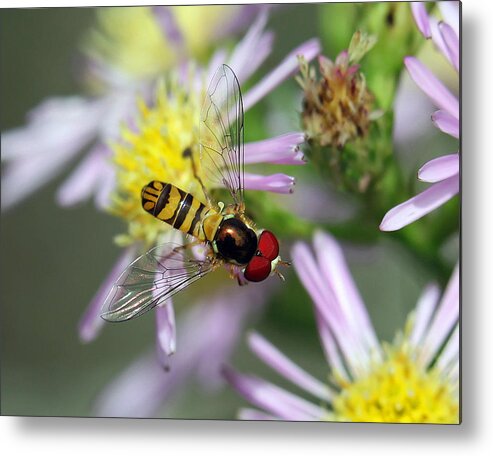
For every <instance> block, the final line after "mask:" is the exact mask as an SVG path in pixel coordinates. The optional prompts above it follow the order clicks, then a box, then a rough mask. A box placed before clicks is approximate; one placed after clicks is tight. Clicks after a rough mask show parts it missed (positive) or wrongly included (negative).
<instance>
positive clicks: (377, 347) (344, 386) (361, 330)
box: [224, 233, 459, 423]
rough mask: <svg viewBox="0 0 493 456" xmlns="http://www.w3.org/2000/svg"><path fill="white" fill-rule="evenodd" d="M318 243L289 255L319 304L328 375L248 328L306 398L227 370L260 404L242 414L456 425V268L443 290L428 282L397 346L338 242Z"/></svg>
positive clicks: (320, 237)
mask: <svg viewBox="0 0 493 456" xmlns="http://www.w3.org/2000/svg"><path fill="white" fill-rule="evenodd" d="M314 250H315V254H313V253H312V252H311V250H310V248H309V246H308V245H306V244H304V243H298V244H296V245H295V246H294V247H293V250H292V259H293V264H294V267H295V270H296V273H297V274H298V276H299V278H300V280H301V282H302V284H303V285H304V287H305V289H306V290H307V292H308V294H309V295H310V297H311V298H312V301H313V306H314V311H315V317H316V322H317V325H318V332H319V336H320V340H321V344H322V348H323V350H324V353H325V360H324V361H323V362H326V363H327V364H328V371H329V376H328V382H325V381H321V380H318V379H316V378H315V377H313V376H312V375H310V374H309V373H308V372H306V371H305V370H304V369H303V368H301V367H300V366H298V365H296V364H295V363H294V362H293V361H291V360H290V359H289V358H288V357H286V356H285V355H284V354H283V353H282V352H281V351H280V350H279V349H277V348H276V347H275V346H274V345H272V344H271V343H270V342H269V341H268V340H266V339H265V338H264V337H262V336H261V335H259V334H257V333H252V334H250V335H249V337H248V345H249V347H250V349H251V350H252V352H253V353H254V354H255V355H256V356H257V357H259V358H260V359H261V360H262V361H263V362H264V363H265V364H267V365H268V366H269V367H270V368H272V369H273V370H274V371H275V372H277V373H278V374H280V375H281V376H282V377H284V379H285V380H288V381H289V382H290V383H292V384H294V385H295V386H297V387H298V388H299V389H300V390H302V391H304V393H305V395H304V397H300V396H298V395H296V394H294V393H291V392H289V391H288V390H286V389H284V388H281V387H278V386H276V385H274V384H273V383H270V382H268V381H266V380H263V379H261V378H259V377H256V376H253V375H244V374H241V373H238V372H237V371H235V370H233V369H231V368H229V367H228V368H225V370H224V375H225V377H226V379H227V380H228V381H229V383H230V384H231V385H232V386H233V387H234V388H235V389H236V390H237V391H238V392H239V393H240V394H241V395H242V396H244V397H245V398H246V399H247V400H248V401H249V402H250V403H252V404H253V405H254V406H256V407H258V408H259V409H261V410H258V409H243V410H241V411H240V413H239V416H240V418H243V419H256V420H257V419H258V420H264V419H277V420H296V421H312V420H326V421H359V422H409V423H411V422H412V423H416V422H429V423H457V422H458V420H459V402H458V386H459V324H458V318H459V268H458V266H457V267H456V269H455V271H454V273H453V275H452V277H451V279H450V281H449V284H448V285H447V288H446V290H445V292H444V294H443V295H442V297H441V298H440V291H439V289H438V287H437V286H436V285H433V284H432V285H429V286H427V287H426V288H425V290H424V291H423V293H422V295H421V297H420V299H419V301H418V303H417V305H416V308H415V310H414V311H413V312H412V313H411V315H410V316H409V318H408V322H407V325H406V327H405V329H404V330H403V331H402V332H401V333H399V334H398V335H397V337H396V339H395V341H394V342H393V343H392V344H382V343H380V342H378V340H377V337H376V335H375V330H374V328H373V326H372V324H371V322H370V318H369V316H368V313H367V311H366V309H365V306H364V304H363V301H362V299H361V297H360V294H359V292H358V290H357V288H356V286H355V284H354V281H353V279H352V277H351V273H350V272H349V270H348V267H347V264H346V261H345V259H344V255H343V253H342V250H341V248H340V247H339V245H338V244H337V242H336V241H335V240H334V239H333V238H332V237H331V236H329V235H327V234H324V233H317V234H316V235H315V238H314ZM305 397H306V398H305Z"/></svg>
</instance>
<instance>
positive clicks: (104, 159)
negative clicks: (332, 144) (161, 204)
mask: <svg viewBox="0 0 493 456" xmlns="http://www.w3.org/2000/svg"><path fill="white" fill-rule="evenodd" d="M267 9H268V7H267V6H265V5H242V6H238V7H237V6H229V7H212V8H207V7H196V6H195V7H156V8H154V9H151V8H139V7H136V8H102V9H99V10H97V14H98V19H99V24H98V28H96V29H94V30H92V31H91V33H89V34H88V37H86V38H87V39H86V42H85V47H84V52H85V54H86V57H87V58H86V60H85V64H86V65H85V67H84V70H85V71H84V74H85V77H86V80H85V82H86V83H87V85H88V87H89V88H90V89H92V90H94V91H95V92H96V93H98V94H99V95H98V96H92V97H89V96H86V97H82V96H72V97H57V98H50V99H48V100H46V101H44V102H42V103H41V104H40V105H39V106H38V107H36V108H35V109H33V110H32V111H31V112H30V113H29V114H28V116H27V124H26V125H25V126H23V127H18V128H15V129H12V130H9V131H5V132H2V163H3V165H4V170H3V173H2V205H1V207H2V210H8V209H9V208H11V207H12V206H15V205H16V204H18V203H19V202H21V201H22V200H23V199H25V198H27V197H29V196H30V195H33V194H34V193H35V192H36V190H38V189H39V188H41V187H42V186H43V185H45V184H46V183H48V182H49V181H51V180H52V179H54V178H55V177H56V176H58V175H59V174H60V173H61V172H62V171H63V170H64V169H65V168H66V167H67V166H68V165H69V164H70V163H71V162H73V161H75V160H76V158H77V156H79V155H81V153H82V152H83V151H84V150H85V149H86V147H87V146H88V145H89V144H91V143H95V145H94V146H93V147H92V148H90V149H89V150H88V151H87V153H86V157H85V158H83V159H82V161H81V162H80V164H79V165H78V166H77V168H76V169H75V171H74V172H73V174H71V175H70V176H69V177H68V179H67V181H66V182H65V183H64V184H62V187H61V188H60V189H59V190H58V193H57V201H58V203H59V204H61V205H63V206H70V205H73V204H77V203H80V202H82V201H83V200H86V199H88V198H90V197H94V198H95V202H96V204H97V206H98V207H100V206H104V207H106V206H107V203H108V200H107V196H108V194H109V185H110V184H111V183H113V180H114V176H113V174H114V172H113V170H112V167H111V166H110V165H109V164H108V157H109V156H110V151H109V150H108V149H107V146H106V145H107V144H109V143H111V142H113V141H114V140H116V139H117V138H118V136H119V134H120V125H121V123H122V122H128V121H130V120H131V119H132V117H133V116H134V114H135V99H136V96H137V94H140V95H142V94H143V93H148V91H149V90H150V83H151V81H152V80H154V79H155V78H156V77H158V76H159V75H161V74H163V72H165V71H167V70H168V69H169V68H172V67H173V65H175V64H177V63H178V62H179V61H183V60H185V61H186V60H189V59H190V58H193V57H194V56H195V55H197V54H200V53H202V52H203V51H204V50H205V49H207V48H208V47H210V46H211V44H212V43H215V42H217V41H218V40H219V39H220V38H225V37H226V36H228V35H229V34H232V33H236V32H238V31H239V30H241V29H243V28H246V26H247V25H248V24H249V23H251V22H252V21H253V20H254V18H255V16H256V15H257V14H258V13H259V12H262V11H264V10H267ZM200 15H205V17H206V18H209V16H210V18H211V20H212V19H214V20H215V21H216V22H218V23H221V27H213V28H212V30H213V31H214V30H219V32H217V33H216V32H214V33H210V34H206V35H204V36H201V35H200V33H198V32H197V27H196V26H195V24H194V21H197V20H200ZM129 27H131V28H133V29H135V30H139V33H135V34H134V35H133V36H134V39H133V40H132V42H129V41H128V40H126V39H125V37H123V36H122V34H121V30H122V29H126V30H128V28H129ZM204 29H205V27H204ZM204 33H205V32H204ZM180 43H181V44H180ZM257 44H258V43H257ZM262 44H264V45H267V44H268V43H266V42H265V41H264V42H263V43H262ZM269 52H270V48H269ZM263 53H265V46H264V48H260V49H259V52H258V55H255V56H254V60H255V59H261V58H262V55H263ZM175 54H177V55H178V56H179V57H180V58H179V59H178V58H177V57H176V55H175ZM251 56H252V54H250V57H251ZM221 63H222V62H221ZM254 67H255V68H256V66H255V65H254ZM20 181H22V182H23V183H24V184H23V185H18V182H20Z"/></svg>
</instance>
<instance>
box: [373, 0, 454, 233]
mask: <svg viewBox="0 0 493 456" xmlns="http://www.w3.org/2000/svg"><path fill="white" fill-rule="evenodd" d="M438 6H439V8H440V10H441V13H442V15H443V17H444V18H445V20H446V21H447V22H443V21H442V22H439V21H437V19H435V18H434V17H432V16H429V15H428V14H427V12H426V9H425V6H424V4H423V3H417V2H414V3H413V4H412V11H413V14H414V17H415V20H416V24H417V26H418V28H419V30H420V31H421V33H422V34H423V36H425V38H431V39H432V40H433V43H434V44H435V46H436V47H437V48H438V50H439V51H440V52H441V54H442V55H443V56H444V57H445V58H446V59H447V60H448V61H449V62H450V64H451V65H453V67H454V68H455V69H456V70H457V72H459V53H460V46H459V2H448V1H444V2H438ZM404 63H405V65H406V68H407V70H408V72H409V74H410V76H411V78H412V79H413V80H414V82H415V83H416V84H417V85H418V86H419V88H420V89H421V90H422V91H423V92H424V93H425V94H426V95H427V96H428V97H429V98H430V100H431V101H432V103H433V104H434V105H435V106H437V107H438V108H439V109H438V111H436V112H435V113H434V114H433V115H432V121H433V123H434V124H435V126H436V127H437V128H438V129H440V130H441V131H443V132H444V133H446V134H448V135H450V136H452V137H454V138H459V135H460V118H459V110H460V109H459V108H460V107H459V99H458V98H457V97H456V96H455V95H454V94H453V93H451V92H450V90H449V89H448V88H447V87H446V86H445V85H444V84H443V83H442V82H441V81H440V80H439V79H438V78H437V77H436V76H435V75H434V74H433V73H432V71H431V70H430V69H428V68H427V67H426V66H425V65H424V64H423V63H421V62H420V61H419V60H418V59H417V58H416V57H406V58H405V60H404ZM418 178H419V179H420V180H422V181H423V182H429V183H433V185H431V186H430V187H429V188H427V189H426V190H424V191H423V192H421V193H420V194H418V195H416V196H414V197H413V198H411V199H409V200H407V201H405V202H404V203H401V204H399V205H398V206H396V207H394V208H392V209H391V210H390V211H389V212H387V214H385V216H384V218H383V220H382V223H381V224H380V229H381V230H382V231H395V230H399V229H400V228H402V227H404V226H406V225H409V224H410V223H412V222H414V221H416V220H418V219H420V218H421V217H423V216H424V215H426V214H428V213H429V212H431V211H433V210H435V209H437V208H438V207H440V206H441V205H443V204H445V203H446V202H447V201H448V200H450V199H451V198H452V197H453V196H455V195H456V194H457V193H458V192H459V189H460V159H459V153H458V152H457V153H454V154H451V155H446V156H443V157H439V158H436V159H433V160H431V161H430V162H428V163H426V164H425V165H423V167H422V168H421V169H420V170H419V172H418Z"/></svg>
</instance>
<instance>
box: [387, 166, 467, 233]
mask: <svg viewBox="0 0 493 456" xmlns="http://www.w3.org/2000/svg"><path fill="white" fill-rule="evenodd" d="M458 192H459V176H458V175H455V176H453V177H449V178H448V179H445V180H443V181H441V182H439V183H437V184H433V185H432V186H431V187H429V188H427V189H426V190H425V191H424V192H421V193H420V194H418V195H416V196H414V197H413V198H410V199H408V200H407V201H405V202H404V203H401V204H399V205H398V206H396V207H394V208H392V209H391V210H390V211H388V212H387V213H386V214H385V216H384V218H383V220H382V223H380V229H381V230H382V231H396V230H400V229H401V228H402V227H404V226H406V225H409V224H410V223H412V222H414V221H416V220H418V219H420V218H421V217H423V216H425V215H426V214H428V213H430V212H431V211H433V210H435V209H436V208H438V207H440V206H441V205H442V204H445V203H446V202H447V201H448V200H449V199H450V198H452V197H453V196H454V195H456V194H457V193H458Z"/></svg>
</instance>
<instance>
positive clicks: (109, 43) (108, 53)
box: [84, 6, 235, 78]
mask: <svg viewBox="0 0 493 456" xmlns="http://www.w3.org/2000/svg"><path fill="white" fill-rule="evenodd" d="M171 9H172V13H173V15H174V17H175V21H176V23H177V25H178V27H179V29H180V31H181V33H182V35H183V39H184V46H185V48H186V52H188V53H189V55H191V56H192V57H194V58H196V59H200V58H202V57H204V56H205V54H206V52H207V50H208V49H209V46H210V44H211V41H212V40H213V39H214V35H213V34H214V31H215V30H217V27H219V26H220V24H221V23H223V21H225V20H228V18H229V17H230V16H231V15H232V14H233V13H234V12H235V8H233V7H229V8H228V7H224V6H179V7H177V6H175V7H171ZM84 49H85V51H86V53H87V54H88V55H90V56H93V57H95V58H98V59H101V60H102V61H104V62H106V63H109V64H111V65H112V66H114V67H116V68H118V69H119V70H120V71H123V72H124V73H125V74H127V75H130V76H134V77H136V78H143V77H144V78H145V77H151V76H156V75H159V74H161V73H162V72H163V71H165V70H167V69H169V68H171V67H172V66H173V65H175V64H176V63H177V61H178V59H179V58H180V55H179V54H180V53H183V51H184V50H183V49H178V48H176V46H174V44H173V43H169V42H168V41H167V39H166V36H165V34H164V33H163V30H162V29H161V26H160V25H159V24H158V22H157V21H156V18H155V16H154V15H153V12H152V10H151V8H149V7H132V8H128V7H126V8H98V9H97V27H96V28H95V29H93V30H91V32H90V33H89V35H88V36H87V37H86V41H85V43H84ZM181 57H183V55H182V56H181Z"/></svg>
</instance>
